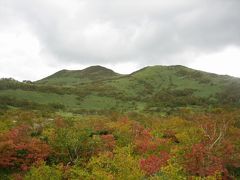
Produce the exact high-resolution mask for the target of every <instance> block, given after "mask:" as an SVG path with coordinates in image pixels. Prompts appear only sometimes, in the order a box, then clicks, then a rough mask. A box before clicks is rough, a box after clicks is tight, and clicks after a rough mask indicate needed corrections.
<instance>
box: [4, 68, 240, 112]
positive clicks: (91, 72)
mask: <svg viewBox="0 0 240 180" xmlns="http://www.w3.org/2000/svg"><path fill="white" fill-rule="evenodd" d="M1 97H10V98H11V97H12V98H15V99H16V100H24V101H30V102H34V103H38V104H42V105H44V104H51V103H55V104H60V105H64V106H65V107H66V110H67V111H76V112H81V111H82V110H84V111H88V110H90V111H104V110H114V111H143V110H144V111H157V112H160V111H164V110H165V109H169V108H170V109H174V108H181V107H197V108H199V107H202V108H207V107H208V106H220V105H231V106H232V105H234V106H236V105H239V104H240V80H239V79H238V78H233V77H230V76H220V75H216V74H212V73H206V72H203V71H197V70H194V69H190V68H187V67H184V66H151V67H146V68H143V69H141V70H139V71H136V72H134V73H132V74H129V75H119V74H117V73H115V72H113V71H112V70H109V69H107V68H104V67H101V66H92V67H89V68H86V69H84V70H79V71H68V70H62V71H59V72H57V73H55V74H53V75H51V76H49V77H47V78H44V79H42V80H40V81H37V82H34V83H33V84H27V83H20V82H16V81H13V80H8V81H6V80H5V81H4V80H2V81H0V99H1ZM3 104H4V100H3ZM5 104H6V102H5ZM11 105H12V104H11Z"/></svg>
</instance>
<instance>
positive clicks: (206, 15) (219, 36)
mask: <svg viewBox="0 0 240 180" xmlns="http://www.w3.org/2000/svg"><path fill="white" fill-rule="evenodd" d="M97 64H98V65H102V66H106V67H108V68H111V69H113V70H115V71H116V72H119V73H130V72H132V71H135V70H137V69H139V68H142V67H144V66H148V65H156V64H158V65H173V64H181V65H185V66H188V67H192V68H195V69H200V70H205V71H209V72H214V73H219V74H229V75H233V76H238V77H240V0H169V1H165V0H60V1H59V0H0V77H13V78H15V79H18V80H23V79H30V80H37V79H41V78H43V77H45V76H47V75H49V74H52V73H54V72H55V71H58V70H60V69H82V68H85V67H87V66H90V65H97Z"/></svg>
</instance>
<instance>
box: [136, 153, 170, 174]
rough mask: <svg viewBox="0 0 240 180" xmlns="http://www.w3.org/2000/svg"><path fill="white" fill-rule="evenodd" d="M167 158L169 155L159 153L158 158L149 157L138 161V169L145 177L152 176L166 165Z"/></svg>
mask: <svg viewBox="0 0 240 180" xmlns="http://www.w3.org/2000/svg"><path fill="white" fill-rule="evenodd" d="M169 158H170V155H169V154H168V153H167V152H161V153H160V156H159V157H158V156H156V155H151V156H149V157H148V158H146V159H142V160H140V167H141V169H142V170H143V171H144V172H145V173H146V174H147V175H153V174H155V173H157V172H158V171H159V170H160V169H161V168H162V167H163V166H166V165H167V161H168V160H169Z"/></svg>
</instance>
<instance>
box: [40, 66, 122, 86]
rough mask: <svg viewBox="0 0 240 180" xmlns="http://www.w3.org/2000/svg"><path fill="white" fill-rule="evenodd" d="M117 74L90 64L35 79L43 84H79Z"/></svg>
mask: <svg viewBox="0 0 240 180" xmlns="http://www.w3.org/2000/svg"><path fill="white" fill-rule="evenodd" d="M119 76H121V75H120V74H118V73H116V72H114V71H112V70H110V69H107V68H105V67H102V66H91V67H88V68H86V69H83V70H61V71H58V72H56V73H55V74H53V75H51V76H48V77H46V78H44V79H42V80H40V81H37V83H39V84H45V85H79V84H83V83H89V82H95V81H102V80H106V79H112V78H116V77H119Z"/></svg>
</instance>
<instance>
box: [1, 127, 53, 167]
mask: <svg viewBox="0 0 240 180" xmlns="http://www.w3.org/2000/svg"><path fill="white" fill-rule="evenodd" d="M28 131H29V127H28V126H19V127H17V128H14V129H12V130H11V131H9V132H8V133H5V134H3V135H2V136H1V137H0V168H19V169H21V170H23V171H25V170H28V168H29V167H30V166H31V165H32V164H33V163H35V162H37V161H40V160H44V159H46V158H47V157H48V155H49V153H50V148H49V146H48V145H47V144H46V143H44V142H42V141H41V140H39V139H36V138H32V137H31V136H30V135H28Z"/></svg>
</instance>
